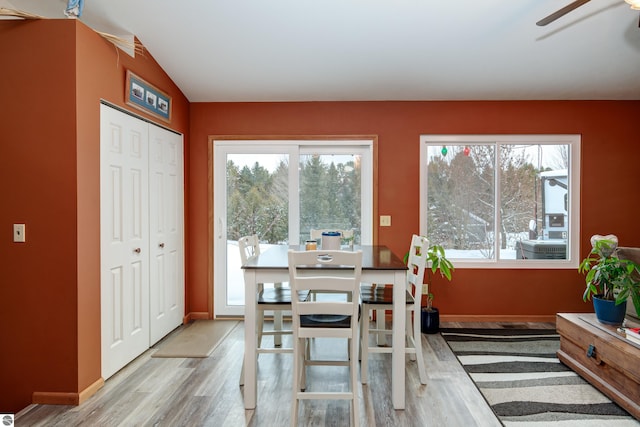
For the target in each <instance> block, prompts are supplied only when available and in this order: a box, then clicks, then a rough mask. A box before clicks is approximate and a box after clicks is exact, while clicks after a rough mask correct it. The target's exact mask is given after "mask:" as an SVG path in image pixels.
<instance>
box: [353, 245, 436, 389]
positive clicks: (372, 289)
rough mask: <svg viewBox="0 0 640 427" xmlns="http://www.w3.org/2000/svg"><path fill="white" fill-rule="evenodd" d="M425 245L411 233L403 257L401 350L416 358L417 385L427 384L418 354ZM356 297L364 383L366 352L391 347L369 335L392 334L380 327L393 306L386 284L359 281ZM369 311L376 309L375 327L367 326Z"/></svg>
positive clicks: (378, 336)
mask: <svg viewBox="0 0 640 427" xmlns="http://www.w3.org/2000/svg"><path fill="white" fill-rule="evenodd" d="M428 248H429V241H428V240H427V239H426V238H425V237H422V236H418V235H415V234H414V235H413V237H412V239H411V247H410V249H409V256H408V259H407V267H408V270H407V282H406V286H407V290H406V298H407V304H406V313H407V320H406V328H405V341H406V346H405V353H406V354H409V357H410V358H411V359H412V360H414V359H415V360H417V363H418V373H419V375H420V383H421V384H426V383H427V371H426V368H425V365H424V359H423V357H422V336H421V329H420V313H421V311H420V303H421V301H422V283H423V279H424V271H425V267H426V265H427V257H428V253H427V250H428ZM360 298H361V299H362V321H361V322H360V327H361V337H360V340H361V346H360V359H361V365H360V369H361V372H360V381H361V382H362V383H363V384H366V383H367V381H368V377H367V374H368V369H369V353H391V352H392V347H390V346H386V345H385V343H384V342H383V343H378V344H380V345H370V343H369V338H370V337H369V334H376V335H377V336H376V341H377V340H378V339H380V337H382V339H385V338H386V337H385V336H386V335H391V334H392V331H391V329H386V328H385V327H384V324H385V318H384V312H385V311H386V310H392V309H393V288H392V286H391V285H388V284H377V283H373V284H363V285H362V286H361V289H360ZM371 310H378V316H381V317H382V318H378V319H377V320H378V322H377V325H379V326H377V327H376V328H370V327H369V313H370V311H371ZM412 318H413V321H412Z"/></svg>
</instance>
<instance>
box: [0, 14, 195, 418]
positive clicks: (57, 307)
mask: <svg viewBox="0 0 640 427" xmlns="http://www.w3.org/2000/svg"><path fill="white" fill-rule="evenodd" d="M0 43H1V44H2V46H3V49H2V54H1V55H2V67H1V69H0V194H1V195H2V200H3V202H2V209H0V265H1V267H2V268H1V271H2V274H1V275H0V301H2V303H3V309H2V310H0V337H2V341H3V343H4V345H5V350H4V351H0V413H4V412H16V411H18V410H19V409H21V408H23V407H25V406H27V405H28V404H29V403H31V401H32V393H34V392H37V393H45V394H46V395H51V396H54V397H55V398H60V399H64V398H66V397H68V398H69V399H73V398H77V396H78V393H80V392H82V391H83V390H85V389H87V387H89V386H91V385H92V384H94V383H95V382H96V381H99V380H100V369H101V368H100V292H99V290H100V271H99V268H100V244H99V226H100V222H99V220H100V218H99V212H100V211H99V200H100V199H99V197H100V196H99V194H100V193H99V165H100V163H99V142H100V134H99V129H100V115H99V110H100V99H105V100H107V101H110V102H111V103H113V104H116V105H120V106H122V107H124V106H125V104H124V87H125V69H126V68H128V69H132V70H133V71H134V72H135V73H136V74H138V75H139V76H141V77H143V78H145V79H147V80H148V81H149V82H151V83H153V84H154V85H156V86H158V87H160V88H162V89H163V90H165V91H167V92H169V94H170V95H172V96H173V102H174V106H173V107H174V110H173V120H172V123H171V124H170V127H171V128H173V129H175V130H177V131H179V132H182V133H184V134H185V147H188V121H189V108H188V102H187V100H186V98H185V97H184V96H183V95H182V93H181V92H180V91H179V89H178V88H177V87H176V86H175V84H173V82H172V81H171V80H170V78H169V77H168V76H167V75H166V73H164V72H163V71H162V69H161V68H160V67H159V66H158V65H157V63H156V62H155V61H154V59H153V57H152V56H151V54H149V53H146V54H145V56H144V57H140V56H139V57H137V58H136V59H133V58H131V57H129V56H128V55H126V54H125V53H123V52H119V53H118V51H117V50H116V49H115V47H114V46H113V45H112V44H111V43H109V42H107V41H105V40H104V39H103V38H102V37H100V36H98V35H97V34H96V33H95V32H93V31H92V30H91V29H89V28H88V27H86V26H85V25H84V24H82V23H81V22H79V21H76V20H42V21H0ZM141 115H144V114H141ZM149 118H150V117H149ZM13 223H25V224H26V236H27V242H26V243H20V244H18V243H13V242H12V224H13ZM5 306H6V308H4V307H5Z"/></svg>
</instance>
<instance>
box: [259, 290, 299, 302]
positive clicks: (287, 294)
mask: <svg viewBox="0 0 640 427" xmlns="http://www.w3.org/2000/svg"><path fill="white" fill-rule="evenodd" d="M308 296H309V292H306V291H300V292H298V301H306V299H307V297H308ZM257 302H258V304H291V288H289V287H286V286H283V287H278V288H266V289H263V290H262V291H260V292H259V293H258V300H257Z"/></svg>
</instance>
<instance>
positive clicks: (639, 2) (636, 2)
mask: <svg viewBox="0 0 640 427" xmlns="http://www.w3.org/2000/svg"><path fill="white" fill-rule="evenodd" d="M589 1H591V0H576V1H574V2H573V3H569V4H568V5H566V6H565V7H563V8H562V9H558V10H556V11H555V12H553V13H552V14H551V15H549V16H546V17H544V18H542V19H541V20H539V21H538V22H536V25H537V26H539V27H544V26H545V25H547V24H550V23H552V22H553V21H555V20H556V19H558V18H560V17H562V16H564V15H566V14H567V13H569V12H571V11H572V10H575V9H577V8H579V7H580V6H582V5H583V4H585V3H588V2H589ZM624 1H625V2H627V3H629V4H630V5H631V9H635V10H640V0H624ZM638 26H640V22H638Z"/></svg>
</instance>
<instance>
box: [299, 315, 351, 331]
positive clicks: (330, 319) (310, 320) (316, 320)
mask: <svg viewBox="0 0 640 427" xmlns="http://www.w3.org/2000/svg"><path fill="white" fill-rule="evenodd" d="M300 326H301V327H303V328H350V327H351V316H340V315H337V314H313V315H310V316H300Z"/></svg>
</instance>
